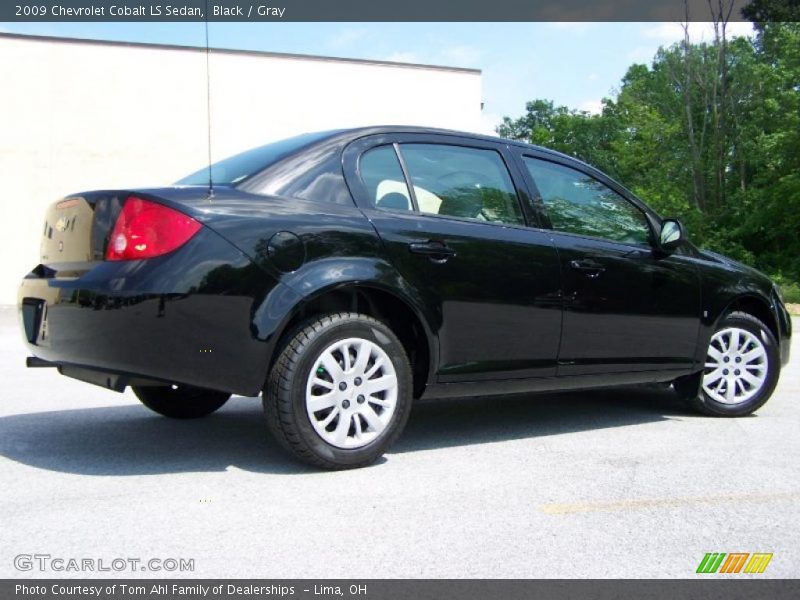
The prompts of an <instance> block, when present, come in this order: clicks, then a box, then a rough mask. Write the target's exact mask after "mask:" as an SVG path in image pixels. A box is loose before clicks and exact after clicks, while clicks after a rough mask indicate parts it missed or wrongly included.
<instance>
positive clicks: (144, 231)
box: [19, 127, 791, 468]
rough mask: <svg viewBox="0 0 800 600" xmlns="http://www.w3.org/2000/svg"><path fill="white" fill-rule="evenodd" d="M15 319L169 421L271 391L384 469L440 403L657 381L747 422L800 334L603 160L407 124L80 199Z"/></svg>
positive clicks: (766, 287) (70, 367) (751, 276)
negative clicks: (396, 444) (416, 410)
mask: <svg viewBox="0 0 800 600" xmlns="http://www.w3.org/2000/svg"><path fill="white" fill-rule="evenodd" d="M19 311H20V317H21V322H22V327H23V330H24V335H25V340H26V342H27V344H28V347H29V349H30V352H31V354H33V356H31V357H30V358H29V359H28V365H29V366H53V367H57V368H58V370H59V372H60V373H62V374H63V375H67V376H69V377H73V378H76V379H80V380H83V381H86V382H89V383H93V384H97V385H101V386H104V387H107V388H109V389H112V390H115V391H123V390H124V389H125V388H126V387H127V386H131V387H132V388H133V391H134V392H135V394H136V395H137V396H138V397H139V399H140V400H141V401H142V402H143V403H144V404H145V405H146V406H147V407H149V408H151V409H152V410H154V411H156V412H158V413H160V414H163V415H166V416H169V417H175V418H189V417H201V416H204V415H207V414H210V413H212V412H213V411H215V410H217V409H218V408H220V407H221V406H222V405H223V404H224V403H225V402H226V400H227V399H228V398H229V397H230V395H231V394H241V395H244V396H257V395H258V394H259V393H262V392H263V394H262V396H263V403H264V409H265V413H266V422H267V425H268V428H269V429H270V430H271V432H272V433H273V434H274V435H275V437H276V438H277V439H278V441H279V442H280V443H281V444H282V445H283V446H284V447H285V448H286V449H287V450H289V451H290V452H291V453H293V454H294V455H295V456H297V457H298V458H300V459H302V460H304V461H307V462H309V463H312V464H314V465H317V466H320V467H324V468H347V467H356V466H361V465H366V464H368V463H370V462H372V461H374V460H375V459H376V458H377V457H379V456H380V455H381V454H382V453H383V452H385V451H386V449H387V448H388V447H389V446H390V445H391V443H392V442H393V441H394V440H395V439H396V438H397V437H398V435H400V432H401V431H402V429H403V427H404V425H405V423H406V421H407V419H408V415H409V411H410V410H411V406H412V404H413V402H414V400H415V399H418V398H422V397H425V398H429V397H454V396H469V395H487V394H506V393H513V392H526V393H527V392H536V391H550V390H565V389H573V390H574V389H584V388H593V387H600V386H614V385H623V384H625V385H627V384H646V383H659V382H660V383H665V384H669V383H671V384H672V385H673V387H674V388H675V390H676V392H677V393H678V394H679V395H680V396H682V397H683V398H685V399H686V401H688V402H689V403H691V405H692V406H694V407H695V408H697V409H698V410H700V411H702V412H704V413H706V414H709V415H717V416H740V415H746V414H750V413H752V412H753V411H755V410H757V409H758V408H760V407H761V406H762V405H763V404H764V403H765V402H766V401H767V399H768V398H769V397H770V395H771V394H772V392H773V390H774V389H775V385H776V383H777V381H778V376H779V373H780V369H781V365H782V364H786V362H787V360H788V354H789V338H790V335H791V321H790V319H789V317H788V315H787V312H786V309H785V307H784V305H783V303H782V301H781V298H780V295H779V292H778V289H777V288H776V286H775V285H773V283H772V282H771V281H770V280H769V279H768V278H767V277H765V276H764V275H762V274H760V273H758V272H757V271H754V270H753V269H750V268H748V267H745V266H743V265H740V264H737V263H735V262H734V261H732V260H729V259H727V258H725V257H724V256H720V255H717V254H713V253H710V252H705V251H701V250H698V249H697V248H695V247H694V246H693V245H692V244H691V243H690V242H688V241H687V240H686V236H685V232H684V231H683V228H682V226H681V224H680V222H679V221H677V220H675V219H663V218H661V217H660V216H658V215H657V214H656V213H655V212H653V210H651V209H650V208H648V207H647V206H646V205H645V204H644V203H642V202H641V201H640V200H639V199H638V198H636V197H635V196H633V195H632V194H631V193H630V192H629V191H628V190H626V189H625V188H623V187H622V186H620V185H619V184H618V183H616V182H615V181H612V180H611V179H609V178H608V177H607V176H605V175H604V174H603V173H600V172H599V171H597V170H596V169H593V168H592V167H590V166H588V165H586V164H584V163H581V162H579V161H577V160H575V159H573V158H570V157H567V156H564V155H562V154H559V153H557V152H553V151H550V150H547V149H544V148H539V147H535V146H529V145H525V144H521V143H516V142H511V141H508V140H502V139H497V138H491V137H483V136H477V135H471V134H466V133H458V132H451V131H440V130H433V129H420V128H408V127H372V128H361V129H351V130H340V131H329V132H324V133H314V134H306V135H301V136H298V137H295V138H291V139H287V140H284V141H280V142H276V143H272V144H268V145H266V146H262V147H260V148H256V149H253V150H250V151H247V152H244V153H242V154H239V155H237V156H234V157H232V158H229V159H226V160H223V161H221V162H219V163H216V164H214V165H211V166H210V167H208V168H205V169H202V170H200V171H198V172H197V173H196V174H194V175H190V176H189V177H186V178H185V179H183V180H181V181H179V182H178V183H177V184H175V185H174V186H171V187H166V188H158V189H133V190H102V191H93V192H86V193H81V194H75V195H72V196H69V197H66V198H65V199H63V200H61V201H59V202H56V203H55V204H53V205H52V207H51V208H50V209H49V212H48V214H47V217H46V222H45V223H44V231H43V238H42V249H41V262H40V264H39V265H37V266H36V267H35V268H34V269H33V270H32V271H31V272H30V273H29V274H28V275H27V276H26V277H25V279H24V280H23V282H22V285H21V288H20V291H19Z"/></svg>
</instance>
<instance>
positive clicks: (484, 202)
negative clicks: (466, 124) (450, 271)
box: [400, 144, 524, 224]
mask: <svg viewBox="0 0 800 600" xmlns="http://www.w3.org/2000/svg"><path fill="white" fill-rule="evenodd" d="M400 152H401V153H402V154H403V159H404V160H405V163H406V168H407V169H408V174H409V177H410V178H411V183H412V184H413V186H414V195H415V196H416V197H417V204H419V210H420V211H421V212H423V213H428V214H433V215H448V216H453V217H466V218H470V219H479V220H482V221H490V222H495V223H514V224H521V223H523V222H524V221H523V218H522V211H521V209H520V206H519V201H518V200H517V193H516V190H515V189H514V184H513V183H512V181H511V176H510V175H509V173H508V169H507V168H506V165H505V163H504V162H503V159H502V158H501V156H500V154H499V153H497V152H495V151H494V150H483V149H480V148H465V147H461V146H449V145H441V144H401V145H400Z"/></svg>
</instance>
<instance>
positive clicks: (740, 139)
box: [497, 0, 800, 281]
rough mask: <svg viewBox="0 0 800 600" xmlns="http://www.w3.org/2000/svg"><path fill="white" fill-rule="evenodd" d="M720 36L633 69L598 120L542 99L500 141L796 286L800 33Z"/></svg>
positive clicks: (770, 30) (799, 265)
mask: <svg viewBox="0 0 800 600" xmlns="http://www.w3.org/2000/svg"><path fill="white" fill-rule="evenodd" d="M751 6H752V7H753V11H754V13H753V14H754V15H758V17H757V18H759V19H760V18H766V17H765V16H764V15H767V16H768V14H769V11H770V10H772V8H771V6H770V2H769V1H767V0H763V1H761V2H754V3H753V4H751ZM759 11H760V12H759ZM725 28H726V17H725V16H724V15H723V16H720V17H719V18H718V19H717V21H716V22H715V31H716V34H715V36H714V39H713V41H711V42H707V43H692V42H691V41H690V40H689V37H688V34H687V35H686V37H685V39H684V40H683V41H682V42H680V43H677V44H674V45H673V46H670V47H667V48H661V49H660V50H659V51H658V53H657V54H656V56H655V57H654V59H653V61H652V63H651V64H650V65H643V64H634V65H632V66H631V67H630V68H629V69H628V71H627V73H626V74H625V76H624V77H623V79H622V81H621V84H620V87H619V91H618V93H617V94H616V97H614V98H606V99H604V101H603V108H602V112H601V113H600V114H589V113H587V112H583V111H577V110H572V109H569V108H567V107H564V106H554V104H553V102H551V101H549V100H543V99H538V100H533V101H531V102H529V103H528V104H527V106H526V112H525V114H524V115H522V116H521V117H519V118H517V119H511V118H508V117H506V118H504V119H503V123H502V124H501V125H500V126H499V127H498V129H497V131H498V133H499V134H500V135H502V136H504V137H509V138H512V139H520V140H525V141H528V142H531V143H534V144H539V145H542V146H546V147H549V148H553V149H555V150H559V151H561V152H564V153H566V154H569V155H572V156H575V157H577V158H580V159H581V160H584V161H586V162H588V163H590V164H592V165H594V166H596V167H598V168H599V169H601V170H603V171H605V172H607V173H608V174H609V175H611V176H612V177H614V178H616V179H618V180H619V181H621V182H623V183H624V184H626V185H627V186H628V187H629V188H630V189H632V191H634V193H636V194H637V195H639V196H640V197H641V198H642V199H644V200H645V201H646V202H648V203H649V204H650V205H651V206H653V208H655V209H656V210H657V211H659V212H660V213H661V214H662V215H664V216H679V217H680V218H681V219H682V220H683V221H684V223H686V224H687V226H688V229H689V230H690V231H691V233H692V238H693V239H694V241H695V242H696V243H698V244H700V245H702V246H705V247H709V248H711V249H714V250H718V251H720V252H723V253H725V254H728V255H730V256H732V257H734V258H737V259H739V260H742V261H744V262H746V263H749V264H752V265H754V266H756V267H759V268H761V269H764V270H766V271H768V272H770V273H772V274H774V275H777V276H779V277H780V276H783V277H788V278H791V279H793V280H795V281H798V280H800V23H797V22H770V21H762V22H757V23H756V36H755V37H754V38H753V39H750V38H745V37H737V38H733V39H729V38H728V36H727V35H726V31H725Z"/></svg>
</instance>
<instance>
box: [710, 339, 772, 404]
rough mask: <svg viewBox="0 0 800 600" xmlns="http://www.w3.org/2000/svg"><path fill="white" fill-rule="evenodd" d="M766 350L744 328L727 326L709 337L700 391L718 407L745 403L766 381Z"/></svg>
mask: <svg viewBox="0 0 800 600" xmlns="http://www.w3.org/2000/svg"><path fill="white" fill-rule="evenodd" d="M767 360H768V358H767V349H766V347H765V346H764V342H763V341H762V340H761V339H760V338H759V337H758V336H756V335H754V334H752V333H750V332H749V331H747V330H746V329H741V328H739V327H726V328H725V329H721V330H719V331H718V332H717V333H715V334H714V336H713V337H712V338H711V343H710V344H709V346H708V357H707V358H706V369H705V373H704V374H703V391H704V392H705V393H706V394H707V395H708V396H709V397H711V398H712V399H713V400H716V401H717V402H719V403H721V404H741V403H743V402H747V401H748V400H750V399H751V398H753V396H755V395H756V394H757V393H758V392H759V391H761V389H762V388H763V387H764V384H765V383H766V381H767V367H768V364H767Z"/></svg>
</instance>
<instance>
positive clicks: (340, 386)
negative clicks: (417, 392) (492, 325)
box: [263, 313, 412, 469]
mask: <svg viewBox="0 0 800 600" xmlns="http://www.w3.org/2000/svg"><path fill="white" fill-rule="evenodd" d="M411 386H412V377H411V367H410V365H409V362H408V358H407V356H406V353H405V350H404V348H403V345H402V344H401V343H400V340H398V339H397V336H395V334H394V333H393V332H392V330H391V329H389V328H388V327H387V326H386V325H385V324H384V323H381V322H380V321H377V320H376V319H373V318H372V317H368V316H365V315H361V314H356V313H337V314H331V315H325V316H323V317H319V318H316V319H314V320H313V321H310V322H308V323H307V324H306V325H305V326H303V327H301V328H300V329H299V330H298V331H297V332H296V333H295V334H294V335H293V337H292V338H291V339H290V340H289V342H288V343H287V344H286V346H285V347H284V349H283V351H282V352H281V354H280V356H279V357H278V359H277V361H276V363H275V366H274V367H273V369H272V372H271V374H270V377H269V381H268V383H267V387H266V388H265V390H264V398H263V401H264V413H265V415H266V420H267V425H268V427H269V430H270V431H271V432H272V434H273V436H274V437H275V438H276V439H277V440H278V442H279V443H280V444H281V445H282V446H283V447H284V448H285V449H286V450H288V451H289V452H291V453H292V454H293V455H294V456H296V457H297V458H299V459H300V460H302V461H303V462H306V463H309V464H312V465H314V466H317V467H322V468H325V469H347V468H354V467H361V466H365V465H368V464H370V463H372V462H374V461H375V460H376V459H377V458H378V457H379V456H381V455H382V454H383V453H384V452H385V451H386V450H387V448H388V447H389V446H390V445H391V444H392V443H393V442H394V440H395V439H396V438H397V437H398V436H399V435H400V432H401V431H402V429H403V427H404V426H405V424H406V421H407V420H408V415H409V412H410V409H411Z"/></svg>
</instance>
